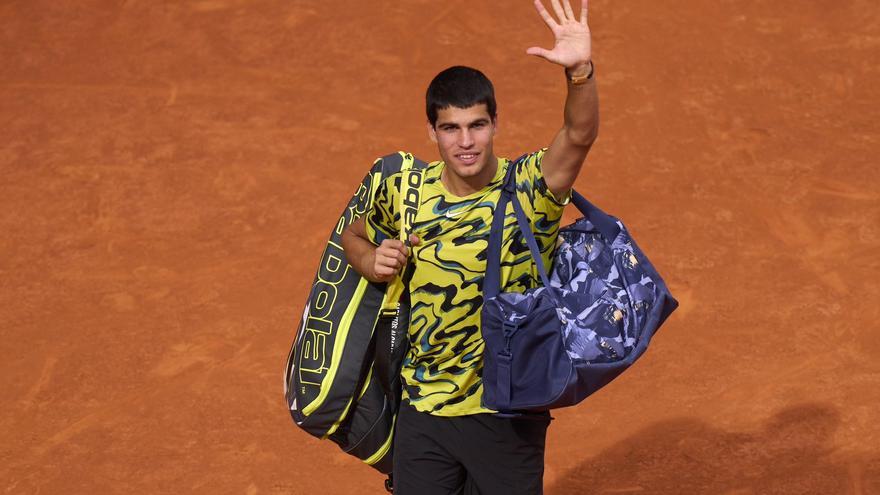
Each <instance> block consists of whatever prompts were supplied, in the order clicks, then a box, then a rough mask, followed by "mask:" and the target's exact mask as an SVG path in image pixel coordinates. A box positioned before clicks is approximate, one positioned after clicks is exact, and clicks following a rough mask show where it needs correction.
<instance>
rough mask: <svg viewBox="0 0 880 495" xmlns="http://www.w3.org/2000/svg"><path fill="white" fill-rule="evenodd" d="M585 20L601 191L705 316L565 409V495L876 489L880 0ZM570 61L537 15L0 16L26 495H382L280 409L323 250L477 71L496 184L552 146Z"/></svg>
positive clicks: (4, 345) (0, 211)
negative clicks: (490, 126)
mask: <svg viewBox="0 0 880 495" xmlns="http://www.w3.org/2000/svg"><path fill="white" fill-rule="evenodd" d="M590 7H591V14H590V27H591V28H592V31H593V46H594V52H593V53H594V60H595V62H596V77H597V80H598V84H599V94H600V101H601V114H602V124H601V131H600V133H599V134H600V135H599V140H598V141H597V143H596V145H595V146H594V148H593V151H592V153H591V154H590V157H589V159H588V161H587V163H586V165H585V166H584V169H583V171H582V172H581V175H580V177H579V179H578V183H577V189H578V190H579V191H581V192H582V193H584V194H585V195H586V196H587V197H588V198H590V199H591V200H593V201H594V202H595V203H596V204H598V205H599V206H600V207H602V208H603V209H605V210H607V211H609V212H610V213H613V214H615V215H616V216H618V217H620V218H621V219H623V221H624V222H626V223H627V225H628V227H629V228H630V230H631V231H632V232H633V235H634V236H635V237H636V239H637V240H638V241H639V244H640V245H641V246H642V248H644V250H645V252H646V253H647V254H648V256H650V257H651V259H652V261H653V262H654V264H655V265H656V266H657V268H658V270H659V271H660V273H662V274H663V276H664V278H665V279H666V281H667V283H668V284H669V286H670V289H671V290H672V292H673V294H674V295H675V296H676V297H677V298H678V299H679V300H680V302H681V304H682V305H681V308H680V309H679V310H678V311H676V312H675V313H674V314H673V315H672V317H671V318H670V320H669V321H668V322H667V323H666V324H665V325H664V327H663V328H662V329H661V331H660V332H659V333H658V334H657V336H656V338H655V339H654V341H653V343H652V347H651V349H650V350H649V351H648V353H647V354H646V355H645V357H644V358H643V359H641V360H640V361H639V362H638V363H637V364H636V365H635V366H634V367H633V368H632V369H631V370H629V371H628V372H627V373H625V374H624V375H623V376H622V377H621V378H619V379H618V380H616V381H615V382H614V383H612V384H611V385H609V386H608V387H606V388H605V389H603V390H602V391H601V392H599V393H598V394H596V395H594V396H592V397H590V398H589V399H587V400H586V401H585V402H584V403H582V404H581V405H579V406H577V407H574V408H569V409H563V410H558V411H555V412H554V416H555V417H556V420H555V421H554V422H553V425H552V426H551V428H550V432H549V436H548V451H547V457H546V475H545V486H546V492H547V493H548V494H550V495H575V494H664V495H667V494H707V495H714V494H728V495H745V494H768V493H771V494H855V495H863V494H878V493H880V405H878V403H880V331H878V326H880V324H878V321H880V171H878V168H877V165H878V161H877V160H878V159H877V157H878V156H880V137H878V135H880V132H878V130H880V125H878V122H880V84H878V82H880V9H878V8H877V5H876V2H874V1H869V0H840V1H835V2H832V1H811V2H803V1H794V0H782V1H776V2H759V1H756V0H741V1H730V0H720V1H716V2H699V1H696V0H681V1H677V2H654V1H647V0H634V1H629V2H622V1H610V0H593V2H591V5H590ZM550 43H552V35H551V34H550V32H549V31H548V30H547V28H546V26H545V25H544V24H543V22H542V21H541V19H540V18H539V17H538V16H537V15H536V14H535V12H534V8H533V6H532V5H531V2H529V1H526V0H522V1H520V0H516V1H514V0H496V1H484V0H477V1H463V0H449V1H445V2H437V1H427V0H410V1H406V2H404V1H400V2H384V1H383V2H307V1H302V0H288V1H280V0H271V1H270V0H265V1H250V2H245V1H241V0H199V1H189V2H170V1H164V0H163V1H147V0H114V1H97V0H93V1H82V2H57V1H50V0H10V1H6V2H3V3H2V4H0V61H2V63H0V124H2V134H0V136H2V137H0V173H2V176H0V177H2V178H0V232H2V234H0V337H2V338H0V358H2V361H0V362H2V365H0V366H2V368H0V370H2V377H3V379H2V382H0V408H2V410H3V413H2V415H0V488H2V489H4V491H3V493H10V494H31V493H40V494H55V493H64V494H95V493H129V494H142V493H143V494H149V493H206V494H207V493H211V494H214V493H224V494H225V493H230V494H244V495H254V494H309V495H312V494H328V495H336V494H340V495H341V494H377V495H379V494H382V493H385V492H384V489H383V488H382V481H383V479H384V477H382V476H381V475H379V474H378V473H376V472H374V471H373V470H372V469H371V468H369V467H367V466H366V465H363V464H361V463H360V462H359V461H358V460H356V459H355V458H353V457H349V456H348V455H346V454H344V453H343V452H342V451H340V450H339V449H338V448H337V447H336V445H334V444H333V443H331V442H329V441H319V440H317V439H314V438H312V437H310V436H309V435H307V434H306V433H305V432H303V431H301V430H299V429H298V428H296V426H295V425H294V424H293V422H292V421H291V419H290V416H289V415H288V412H287V409H286V404H285V401H284V398H283V392H282V383H283V369H284V364H285V361H286V358H287V352H288V350H289V348H290V344H291V341H292V340H293V337H294V331H295V328H296V326H297V324H298V323H299V317H300V314H301V312H302V307H303V304H304V302H305V298H306V295H307V293H308V290H309V288H310V285H311V282H312V278H313V276H314V272H315V269H316V267H317V263H318V260H319V258H320V255H321V252H322V250H323V247H324V243H325V241H326V239H327V236H328V234H329V232H330V229H331V227H332V226H333V225H334V223H335V221H336V219H337V218H338V216H339V214H340V213H341V211H342V208H343V207H344V205H345V204H346V203H347V201H348V200H349V198H350V197H351V194H352V193H353V192H354V190H355V188H356V186H357V184H358V183H359V182H360V180H361V178H362V177H363V175H364V174H365V173H366V171H367V170H368V169H369V167H370V166H371V164H372V161H373V160H374V159H375V158H376V157H378V156H381V155H384V154H387V153H390V152H393V151H396V150H399V149H403V150H406V151H410V152H413V153H414V154H415V155H416V156H418V157H420V158H422V159H425V160H433V159H436V157H437V155H436V147H435V145H434V144H433V143H432V142H430V141H429V140H428V137H427V134H426V131H425V124H424V122H425V116H424V99H423V98H424V91H425V88H426V86H427V84H428V82H429V81H430V79H431V78H432V77H433V76H434V75H435V74H436V73H437V72H439V71H440V70H442V69H444V68H446V67H448V66H450V65H456V64H464V65H471V66H474V67H477V68H480V69H481V70H483V71H484V72H485V73H486V74H487V75H488V76H489V77H490V78H491V79H492V80H493V82H494V83H495V87H496V91H497V97H498V102H499V125H500V134H499V136H498V138H497V139H496V143H495V149H496V150H497V151H498V153H499V155H501V156H507V157H510V158H514V157H516V156H518V155H519V154H521V153H523V152H527V151H532V150H534V149H537V148H539V147H543V146H546V145H548V144H549V141H550V138H551V137H552V135H553V133H554V132H555V131H556V130H558V128H559V126H560V125H561V123H562V115H561V109H562V99H563V96H564V91H565V85H564V84H565V83H564V78H563V75H562V72H561V70H558V69H557V67H555V66H553V65H552V64H549V63H546V62H544V61H542V60H540V59H537V58H535V57H530V56H528V55H526V54H525V49H526V48H527V47H529V46H532V45H541V46H546V45H548V44H550ZM574 214H575V212H574V211H573V208H570V211H569V212H568V214H567V219H566V221H565V222H564V223H568V221H570V220H571V219H573V217H574Z"/></svg>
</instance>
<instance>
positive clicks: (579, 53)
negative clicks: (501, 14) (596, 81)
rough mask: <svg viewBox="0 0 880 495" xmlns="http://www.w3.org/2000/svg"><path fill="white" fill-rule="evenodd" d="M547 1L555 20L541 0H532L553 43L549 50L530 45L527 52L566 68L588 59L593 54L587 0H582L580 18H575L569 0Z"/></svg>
mask: <svg viewBox="0 0 880 495" xmlns="http://www.w3.org/2000/svg"><path fill="white" fill-rule="evenodd" d="M560 2H561V3H560ZM550 3H551V5H552V6H553V11H554V12H556V17H558V18H559V21H558V22H557V21H556V19H554V18H553V16H551V15H550V13H549V12H547V9H545V8H544V4H543V3H541V0H535V9H537V10H538V14H540V15H541V17H542V18H543V19H544V22H546V23H547V26H548V27H549V28H550V31H552V32H553V36H554V37H556V43H555V44H554V46H553V49H552V50H547V49H546V48H541V47H537V46H533V47H531V48H529V49H528V50H526V53H528V54H529V55H535V56H538V57H541V58H544V59H546V60H549V61H550V62H553V63H555V64H559V65H562V66H563V67H568V68H573V67H576V66H578V65H580V64H584V63H586V62H588V61H590V59H591V57H592V53H591V46H590V27H589V26H588V25H587V0H581V12H580V16H579V17H575V15H574V11H572V9H571V4H570V3H569V0H550Z"/></svg>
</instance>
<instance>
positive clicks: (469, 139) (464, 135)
mask: <svg viewBox="0 0 880 495" xmlns="http://www.w3.org/2000/svg"><path fill="white" fill-rule="evenodd" d="M458 145H459V146H461V147H462V148H470V147H471V146H473V145H474V136H473V135H472V134H471V131H470V129H467V128H465V129H462V130H461V136H460V137H459V140H458Z"/></svg>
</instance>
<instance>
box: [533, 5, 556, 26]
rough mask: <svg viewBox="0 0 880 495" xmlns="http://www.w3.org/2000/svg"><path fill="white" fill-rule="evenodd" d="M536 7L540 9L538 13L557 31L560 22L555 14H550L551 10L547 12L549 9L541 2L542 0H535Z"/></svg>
mask: <svg viewBox="0 0 880 495" xmlns="http://www.w3.org/2000/svg"><path fill="white" fill-rule="evenodd" d="M535 9H536V10H537V11H538V14H540V15H541V17H542V18H543V19H544V22H546V23H547V26H549V27H550V29H551V30H553V31H555V30H556V26H558V24H557V23H556V21H555V20H554V19H553V16H551V15H550V12H547V9H545V8H544V4H543V3H541V0H535Z"/></svg>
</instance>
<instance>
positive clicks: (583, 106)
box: [563, 62, 599, 149]
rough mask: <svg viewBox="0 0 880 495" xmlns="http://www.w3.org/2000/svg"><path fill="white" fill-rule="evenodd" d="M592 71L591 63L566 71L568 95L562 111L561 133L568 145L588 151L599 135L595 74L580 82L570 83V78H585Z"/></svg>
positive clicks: (597, 95)
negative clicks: (566, 139)
mask: <svg viewBox="0 0 880 495" xmlns="http://www.w3.org/2000/svg"><path fill="white" fill-rule="evenodd" d="M592 70H594V69H593V67H592V62H590V63H587V64H582V65H580V66H578V67H575V68H573V69H567V70H566V80H567V83H566V84H567V86H568V94H567V95H566V97H565V109H564V111H563V132H565V134H566V137H567V138H568V141H569V143H570V144H572V145H575V146H579V147H583V148H587V149H589V147H590V146H592V144H593V142H594V141H595V140H596V136H598V134H599V94H598V91H597V90H596V74H595V72H594V73H593V75H592V76H591V77H590V78H589V79H587V80H586V81H584V82H582V83H581V84H575V83H573V82H571V78H572V77H575V78H577V77H580V76H586V75H588V74H589V73H590V71H592Z"/></svg>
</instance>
